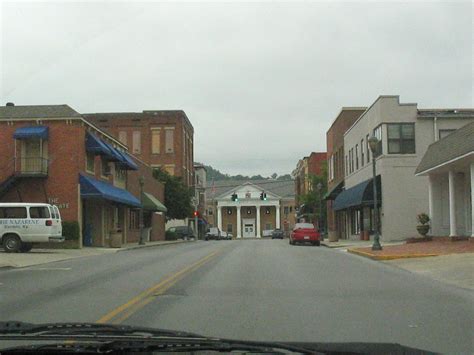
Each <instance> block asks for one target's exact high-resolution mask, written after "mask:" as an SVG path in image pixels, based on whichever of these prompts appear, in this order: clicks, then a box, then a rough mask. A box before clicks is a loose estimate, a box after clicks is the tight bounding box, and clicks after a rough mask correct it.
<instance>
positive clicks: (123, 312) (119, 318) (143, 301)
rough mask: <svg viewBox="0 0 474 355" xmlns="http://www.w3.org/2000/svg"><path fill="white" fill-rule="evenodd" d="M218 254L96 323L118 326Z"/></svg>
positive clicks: (170, 277)
mask: <svg viewBox="0 0 474 355" xmlns="http://www.w3.org/2000/svg"><path fill="white" fill-rule="evenodd" d="M218 253H219V251H214V252H212V253H211V254H209V255H207V256H205V257H204V258H202V259H199V260H198V261H196V262H195V263H193V264H191V265H189V266H187V267H185V268H184V269H181V270H180V271H178V272H176V273H174V274H172V275H171V276H169V277H167V278H166V279H165V280H163V281H161V282H159V283H158V284H156V285H154V286H152V287H150V288H149V289H147V290H145V291H143V292H142V293H140V294H139V295H138V296H135V297H134V298H132V299H131V300H129V301H128V302H126V303H124V304H122V305H121V306H119V307H117V308H115V309H113V310H112V311H110V312H109V313H107V314H106V315H105V316H103V317H102V318H100V319H99V320H97V321H96V323H109V322H110V323H114V324H118V323H120V322H123V321H124V320H125V319H127V318H128V317H130V316H131V315H132V314H133V313H135V312H136V311H138V310H139V309H141V308H143V307H144V306H146V305H147V304H148V303H150V302H151V301H152V300H153V299H154V298H155V297H156V295H160V294H163V293H164V292H165V291H166V290H168V289H169V288H171V287H172V286H173V285H174V284H176V283H177V282H178V281H179V280H181V279H182V278H184V277H185V276H186V275H188V274H190V273H192V272H193V271H195V270H197V269H198V268H200V267H201V266H203V265H204V264H206V263H207V262H209V261H210V260H211V259H212V258H213V257H215V256H216V255H217V254H218ZM114 318H115V319H114Z"/></svg>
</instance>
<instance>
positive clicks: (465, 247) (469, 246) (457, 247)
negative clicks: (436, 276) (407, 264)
mask: <svg viewBox="0 0 474 355" xmlns="http://www.w3.org/2000/svg"><path fill="white" fill-rule="evenodd" d="M382 246H383V250H372V248H371V247H363V246H358V247H351V248H349V249H348V250H347V251H348V252H350V253H353V254H358V255H361V256H365V257H367V258H370V259H374V260H393V259H406V258H422V257H429V256H439V255H448V254H459V253H474V241H471V240H463V241H456V242H453V241H450V240H445V239H442V240H433V241H429V242H422V243H410V244H406V243H403V244H399V245H388V243H382Z"/></svg>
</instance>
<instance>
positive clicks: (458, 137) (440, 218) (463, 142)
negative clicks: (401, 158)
mask: <svg viewBox="0 0 474 355" xmlns="http://www.w3.org/2000/svg"><path fill="white" fill-rule="evenodd" d="M416 175H417V176H428V203H429V216H430V218H431V224H430V225H431V231H430V234H431V235H433V236H450V237H462V236H470V237H474V229H473V226H474V211H473V208H472V206H473V201H474V123H470V124H468V125H466V126H464V127H462V128H460V129H458V130H456V131H455V132H453V133H451V134H450V135H448V136H446V137H445V138H443V139H441V140H439V141H437V142H436V143H433V144H431V145H430V146H429V148H428V150H427V151H426V154H425V155H424V156H423V159H422V160H421V162H420V164H419V165H418V168H417V169H416Z"/></svg>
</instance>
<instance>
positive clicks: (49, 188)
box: [0, 107, 165, 246]
mask: <svg viewBox="0 0 474 355" xmlns="http://www.w3.org/2000/svg"><path fill="white" fill-rule="evenodd" d="M23 108H24V107H23ZM37 125H41V126H46V127H48V138H47V139H45V140H44V141H39V140H38V139H37V140H36V142H41V143H37V144H38V146H40V147H41V148H40V150H38V152H40V154H39V155H41V156H40V157H36V158H34V161H35V162H36V161H40V162H41V164H44V166H41V168H43V167H44V172H42V173H41V174H36V175H35V177H31V176H30V175H31V174H25V169H23V166H22V165H23V164H26V161H28V159H29V158H27V157H26V155H25V149H26V147H25V144H30V143H27V140H18V139H14V132H15V131H16V130H17V129H18V128H20V127H26V126H37ZM86 132H91V133H93V134H94V135H95V136H97V137H98V138H100V139H102V140H104V141H106V142H108V143H109V144H111V145H113V146H115V147H116V148H120V149H122V150H124V151H125V150H126V146H125V145H122V144H120V143H119V142H118V141H117V140H115V139H114V138H113V137H112V136H108V135H107V134H105V133H103V132H101V131H100V130H97V129H95V128H94V127H93V126H92V125H90V124H89V123H88V122H87V121H85V120H84V119H82V118H81V117H71V118H70V119H69V118H67V119H66V118H64V119H48V118H43V119H41V120H37V119H23V118H19V119H15V118H11V119H10V118H3V119H0V142H1V143H0V144H1V145H0V191H1V192H2V193H0V201H1V202H46V203H51V204H55V205H57V206H58V207H59V209H60V212H61V216H62V220H63V221H77V222H78V223H79V226H80V230H81V236H80V240H79V242H78V246H81V245H82V242H83V240H84V229H85V226H86V225H88V224H89V225H94V224H98V223H99V221H98V219H101V221H100V226H98V227H97V228H96V229H95V233H96V237H95V238H94V240H93V243H92V245H94V246H107V245H108V238H109V235H108V232H109V230H111V229H112V228H113V227H114V226H113V224H112V222H109V221H114V218H115V222H114V223H115V225H116V226H120V227H121V229H123V231H122V233H123V242H125V243H126V242H133V241H136V240H138V238H137V235H138V234H137V232H136V231H135V230H133V228H132V229H130V230H129V226H130V220H129V219H130V214H131V213H132V212H131V211H132V209H131V208H129V207H128V206H125V205H118V204H115V203H110V202H108V201H105V200H83V199H81V195H80V184H79V177H80V174H82V175H85V176H90V177H93V178H94V179H96V180H102V181H104V182H108V183H110V184H111V185H115V186H116V187H118V188H122V189H127V190H128V191H129V192H130V193H132V194H133V195H134V196H135V197H136V198H137V199H140V192H139V189H137V187H138V186H139V185H138V183H137V180H138V177H139V176H144V178H145V185H144V191H145V192H148V193H150V194H152V195H154V196H155V197H156V198H157V199H159V200H160V201H162V202H163V200H164V186H163V184H162V183H160V182H158V181H157V180H155V179H153V176H152V169H151V168H150V167H149V166H148V165H146V164H144V163H143V162H139V161H136V163H137V165H138V168H139V170H137V171H132V170H129V171H127V172H126V177H125V179H124V180H121V181H115V179H116V174H115V164H112V163H109V166H110V167H111V171H110V175H108V176H102V174H101V164H102V162H101V157H100V156H95V158H94V172H92V171H88V170H87V169H86V159H87V158H86V156H87V155H86ZM35 144H36V143H35ZM12 176H15V178H16V179H15V180H14V181H15V183H14V184H12V185H11V186H10V185H6V184H5V183H6V181H7V180H8V179H9V178H11V177H12ZM127 180H128V181H127ZM4 184H5V185H4ZM2 186H7V187H8V188H5V191H2V190H1V188H2ZM114 209H115V211H114ZM105 215H107V216H106V217H104V216H105ZM104 218H105V221H106V222H104ZM96 219H97V220H96ZM117 219H119V220H117ZM150 223H151V224H152V227H153V228H152V230H151V240H162V239H164V225H165V223H164V216H161V215H158V214H156V213H153V214H152V215H151V216H150Z"/></svg>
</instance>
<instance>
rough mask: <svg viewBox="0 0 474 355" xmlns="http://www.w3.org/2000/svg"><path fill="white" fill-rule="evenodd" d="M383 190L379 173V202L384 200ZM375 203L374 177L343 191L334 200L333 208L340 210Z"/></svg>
mask: <svg viewBox="0 0 474 355" xmlns="http://www.w3.org/2000/svg"><path fill="white" fill-rule="evenodd" d="M381 190H382V189H381V179H380V175H379V176H377V200H378V203H379V204H380V203H381V201H382V196H381V195H382V193H381V192H382V191H381ZM373 203H374V192H373V184H372V179H369V180H366V181H363V182H361V183H359V184H357V185H355V186H352V187H351V188H349V189H347V190H344V191H342V192H341V193H340V194H339V195H338V196H337V197H336V199H335V200H334V205H333V209H334V210H335V211H339V210H344V209H348V208H355V207H363V206H368V205H373Z"/></svg>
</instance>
